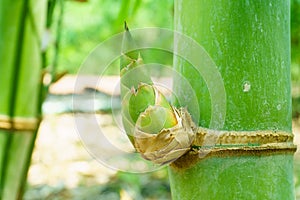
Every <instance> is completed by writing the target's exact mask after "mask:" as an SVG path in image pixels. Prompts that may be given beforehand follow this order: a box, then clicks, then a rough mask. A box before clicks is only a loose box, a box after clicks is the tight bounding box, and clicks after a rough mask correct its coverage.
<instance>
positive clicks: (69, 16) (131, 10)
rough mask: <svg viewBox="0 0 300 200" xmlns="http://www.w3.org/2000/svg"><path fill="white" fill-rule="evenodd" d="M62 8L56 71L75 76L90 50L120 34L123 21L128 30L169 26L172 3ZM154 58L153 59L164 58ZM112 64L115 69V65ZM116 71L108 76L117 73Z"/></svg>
mask: <svg viewBox="0 0 300 200" xmlns="http://www.w3.org/2000/svg"><path fill="white" fill-rule="evenodd" d="M64 6H65V8H64V15H63V26H62V29H61V30H60V31H61V42H60V54H59V58H58V59H59V60H58V61H59V62H58V66H57V68H56V69H57V72H62V71H68V73H77V71H78V69H79V67H80V64H81V63H82V62H83V61H84V59H85V58H86V57H87V56H88V54H89V53H90V52H91V50H93V49H94V48H95V47H96V46H97V45H98V44H100V43H101V42H102V41H104V40H106V39H108V38H110V37H111V36H112V35H114V34H117V33H120V32H122V31H123V27H124V21H125V20H126V21H127V23H128V24H129V28H131V29H133V28H144V27H162V28H169V29H172V27H173V0H164V1H154V0H144V1H141V0H123V1H109V0H89V1H87V2H83V3H82V2H80V1H78V2H77V1H66V2H65V5H64ZM54 18H56V19H54V21H55V20H58V19H57V18H58V14H56V15H55V14H54ZM54 37H55V36H54ZM145 54H147V52H145ZM156 55H157V56H154V57H161V58H162V57H163V56H164V55H159V54H158V53H157V54H156ZM49 57H51V53H50V55H49ZM50 60H51V59H50ZM167 60H168V62H167V64H171V63H170V62H171V61H172V58H171V56H169V59H167ZM114 64H115V66H116V68H118V62H116V63H114ZM118 70H119V69H115V70H113V71H112V72H110V73H117V72H118Z"/></svg>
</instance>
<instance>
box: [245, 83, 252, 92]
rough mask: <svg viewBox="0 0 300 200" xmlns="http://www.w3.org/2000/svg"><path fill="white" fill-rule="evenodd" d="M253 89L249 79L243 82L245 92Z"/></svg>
mask: <svg viewBox="0 0 300 200" xmlns="http://www.w3.org/2000/svg"><path fill="white" fill-rule="evenodd" d="M250 89H251V84H250V82H249V81H245V82H244V84H243V92H249V91H250Z"/></svg>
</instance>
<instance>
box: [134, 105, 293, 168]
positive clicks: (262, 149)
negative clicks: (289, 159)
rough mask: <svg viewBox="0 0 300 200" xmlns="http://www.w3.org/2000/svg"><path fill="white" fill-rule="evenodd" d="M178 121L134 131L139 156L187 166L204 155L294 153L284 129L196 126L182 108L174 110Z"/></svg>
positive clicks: (288, 134)
mask: <svg viewBox="0 0 300 200" xmlns="http://www.w3.org/2000/svg"><path fill="white" fill-rule="evenodd" d="M173 109H174V112H175V113H176V117H177V120H178V122H179V123H178V124H177V125H176V126H175V127H172V128H168V129H163V130H161V131H160V132H159V133H158V134H149V133H145V132H143V131H141V130H139V129H138V128H135V131H134V141H135V142H134V145H135V148H136V150H137V151H138V152H139V153H141V155H142V157H143V158H145V159H147V160H151V161H152V162H154V163H156V164H170V163H171V166H173V167H175V168H187V167H190V166H191V165H192V164H195V163H196V162H197V161H199V160H203V159H206V158H208V157H212V156H217V157H226V156H242V155H266V154H267V155H271V154H279V153H294V152H295V151H296V145H294V144H293V134H291V133H288V132H285V131H275V130H260V131H217V130H211V129H207V128H203V127H196V125H195V124H194V123H193V121H192V118H191V116H190V114H189V113H188V111H187V109H186V108H180V109H176V108H173Z"/></svg>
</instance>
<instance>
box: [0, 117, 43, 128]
mask: <svg viewBox="0 0 300 200" xmlns="http://www.w3.org/2000/svg"><path fill="white" fill-rule="evenodd" d="M39 122H40V120H39V119H37V118H25V117H13V118H11V117H9V116H5V115H0V130H6V131H35V130H36V129H37V128H38V125H39Z"/></svg>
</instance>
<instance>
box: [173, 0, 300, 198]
mask: <svg viewBox="0 0 300 200" xmlns="http://www.w3.org/2000/svg"><path fill="white" fill-rule="evenodd" d="M175 30H176V31H179V32H182V33H184V34H186V35H188V36H190V37H192V38H193V39H195V40H196V41H197V42H199V44H200V45H202V46H203V47H204V48H205V50H206V51H207V52H208V53H209V55H210V56H211V58H212V59H213V60H214V62H215V63H216V65H217V66H218V69H219V71H220V73H221V75H222V77H223V81H224V85H225V91H226V102H227V108H226V112H227V113H226V118H225V124H224V127H223V130H231V131H258V130H271V131H272V130H273V131H274V133H275V132H276V131H277V130H280V131H285V132H289V133H291V134H292V131H291V124H292V123H291V90H290V1H289V0H277V1H274V0H258V1H248V0H239V1H234V0H215V1H206V0H191V1H183V0H175ZM176 42H177V41H176V40H175V43H176ZM174 46H176V47H177V48H185V45H184V44H180V43H176V44H175V45H174ZM174 66H175V68H176V70H178V71H179V72H180V73H181V74H182V75H183V76H184V77H185V78H186V79H187V80H189V82H190V83H191V85H192V87H193V88H194V90H195V91H196V93H197V97H198V101H199V108H200V111H201V115H200V120H199V125H200V126H203V127H208V126H209V124H210V119H211V116H210V115H211V113H210V112H211V106H214V105H211V104H210V102H211V99H210V96H209V91H208V89H207V87H206V85H205V82H204V80H203V79H202V78H201V76H200V75H199V76H197V72H195V69H194V68H193V67H191V66H190V65H189V63H187V62H184V61H183V60H181V59H179V58H175V60H174ZM174 84H175V86H176V87H174V88H177V89H179V90H184V88H180V85H179V84H180V83H178V82H174ZM175 93H176V91H175ZM183 99H184V98H183ZM189 109H193V108H189ZM169 176H170V183H171V191H172V198H173V199H174V200H176V199H178V200H190V199H206V200H208V199H228V200H232V199H256V200H257V199H261V200H265V199H294V198H295V197H294V184H293V155H292V153H288V154H287V153H276V154H272V153H270V154H263V155H259V156H258V155H252V156H251V155H234V154H231V155H226V156H219V157H214V156H212V157H208V158H206V159H203V160H200V161H199V162H198V163H196V164H195V165H194V166H192V167H191V168H188V169H181V170H180V169H175V168H173V167H170V168H169Z"/></svg>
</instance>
